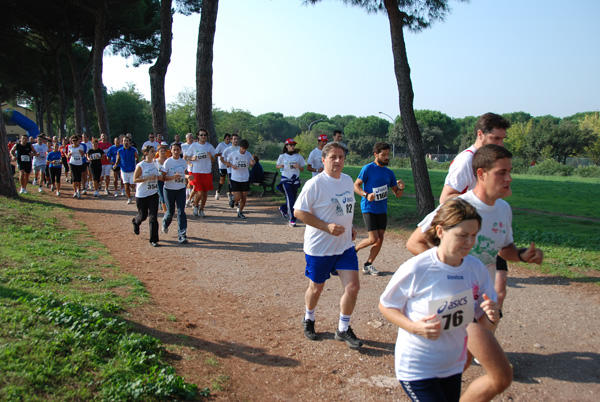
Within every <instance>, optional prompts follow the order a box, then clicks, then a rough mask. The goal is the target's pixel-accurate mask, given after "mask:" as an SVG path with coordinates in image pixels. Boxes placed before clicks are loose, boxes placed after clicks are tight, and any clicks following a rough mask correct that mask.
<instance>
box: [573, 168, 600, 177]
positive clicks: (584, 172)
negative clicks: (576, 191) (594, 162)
mask: <svg viewBox="0 0 600 402" xmlns="http://www.w3.org/2000/svg"><path fill="white" fill-rule="evenodd" d="M573 174H574V175H575V176H579V177H600V166H579V167H578V168H577V169H575V170H574V171H573Z"/></svg>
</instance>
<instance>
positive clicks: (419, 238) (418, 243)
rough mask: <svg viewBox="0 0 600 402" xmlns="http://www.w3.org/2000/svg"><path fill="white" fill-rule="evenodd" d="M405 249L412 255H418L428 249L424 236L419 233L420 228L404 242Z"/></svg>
mask: <svg viewBox="0 0 600 402" xmlns="http://www.w3.org/2000/svg"><path fill="white" fill-rule="evenodd" d="M406 248H407V249H408V251H410V252H411V253H413V254H414V255H419V254H421V253H422V252H424V251H427V250H429V249H430V247H429V244H428V243H427V238H426V237H425V234H424V233H423V232H421V228H416V229H415V231H414V232H413V233H412V234H411V235H410V237H409V238H408V241H407V242H406Z"/></svg>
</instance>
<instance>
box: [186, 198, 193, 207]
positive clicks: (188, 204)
mask: <svg viewBox="0 0 600 402" xmlns="http://www.w3.org/2000/svg"><path fill="white" fill-rule="evenodd" d="M191 205H192V200H187V201H186V202H185V207H186V208H189V207H190V206H191Z"/></svg>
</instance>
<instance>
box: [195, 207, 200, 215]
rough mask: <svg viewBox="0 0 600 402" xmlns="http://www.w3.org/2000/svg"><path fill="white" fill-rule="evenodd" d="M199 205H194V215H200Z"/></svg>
mask: <svg viewBox="0 0 600 402" xmlns="http://www.w3.org/2000/svg"><path fill="white" fill-rule="evenodd" d="M198 215H199V214H198V207H194V216H198Z"/></svg>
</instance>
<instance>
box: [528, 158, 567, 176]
mask: <svg viewBox="0 0 600 402" xmlns="http://www.w3.org/2000/svg"><path fill="white" fill-rule="evenodd" d="M574 170H575V168H574V167H573V166H565V165H563V164H562V163H559V162H557V161H555V160H554V159H546V160H544V161H542V162H540V163H538V164H537V165H535V166H532V167H531V168H529V171H528V173H529V174H536V175H540V176H570V175H572V174H573V171H574Z"/></svg>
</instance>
